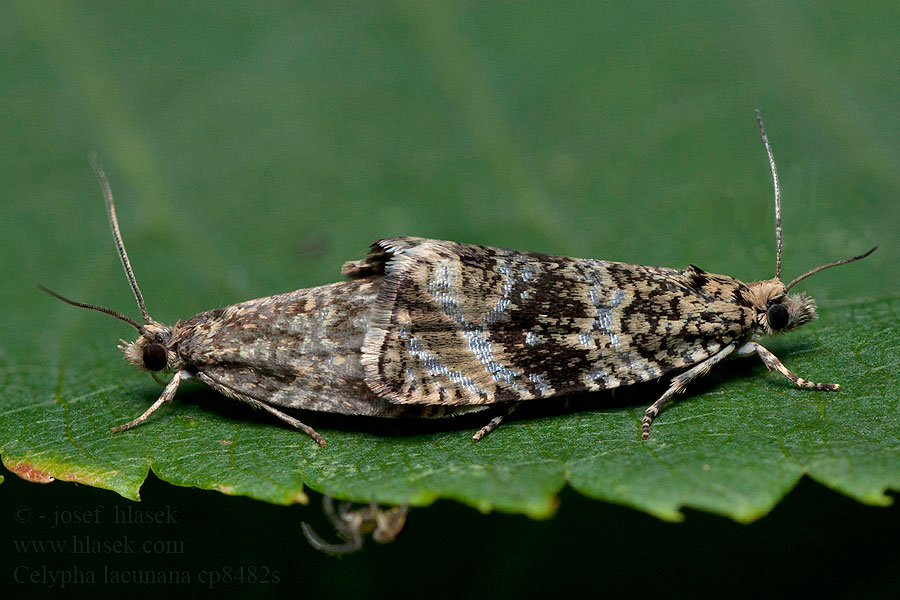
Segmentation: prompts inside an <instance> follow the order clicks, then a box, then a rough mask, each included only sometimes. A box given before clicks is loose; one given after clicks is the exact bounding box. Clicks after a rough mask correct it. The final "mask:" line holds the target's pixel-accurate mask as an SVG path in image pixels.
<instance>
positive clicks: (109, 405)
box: [0, 298, 900, 521]
mask: <svg viewBox="0 0 900 600" xmlns="http://www.w3.org/2000/svg"><path fill="white" fill-rule="evenodd" d="M898 306H900V299H897V298H893V299H887V300H882V301H868V302H860V303H853V304H847V305H843V306H834V307H831V308H830V309H826V310H823V313H824V316H823V318H822V319H821V321H820V322H819V323H818V324H817V325H816V326H815V327H814V328H811V329H810V330H809V331H803V330H800V331H798V332H797V333H795V334H794V335H792V336H790V337H786V338H785V339H784V340H779V341H778V343H777V344H776V345H774V348H777V349H779V350H780V352H779V354H780V355H781V357H782V359H783V360H784V361H785V363H786V364H787V365H788V366H789V367H790V368H792V369H794V370H796V371H797V372H798V373H802V374H804V375H806V376H809V377H810V378H813V379H815V380H823V381H825V380H827V381H831V380H836V381H840V382H842V383H843V384H844V389H843V391H842V392H840V393H837V394H832V393H826V392H813V391H807V390H800V389H797V388H795V387H793V386H792V384H791V383H790V382H788V381H787V380H785V379H783V378H782V377H781V376H778V375H775V374H767V373H766V371H765V369H764V368H763V367H762V366H761V364H759V363H758V361H756V360H755V359H744V360H739V361H730V362H728V363H726V365H725V366H722V367H720V368H719V369H717V373H716V375H715V376H714V377H712V378H711V381H708V382H705V383H701V384H699V385H697V386H694V387H695V393H694V394H693V395H691V396H688V397H687V398H686V399H685V400H683V401H682V402H679V403H677V404H673V405H672V406H670V407H669V408H668V409H667V410H665V411H664V412H663V413H662V415H661V416H660V417H659V418H658V421H657V423H656V424H655V427H654V429H653V436H652V437H651V439H650V440H649V441H647V442H641V441H639V429H638V423H639V419H640V415H641V409H642V406H637V407H634V408H615V409H606V410H590V409H589V408H588V405H590V404H593V405H595V406H603V404H604V402H607V403H608V402H609V400H610V399H611V395H610V394H603V393H600V394H592V395H585V396H586V397H584V398H579V399H578V400H579V401H580V402H578V403H579V404H580V405H581V406H579V407H578V408H579V410H577V411H572V410H570V411H567V412H564V413H562V414H553V415H538V416H534V415H531V418H527V419H521V420H515V421H512V422H510V423H507V424H505V425H503V426H501V427H500V428H499V429H498V430H497V431H495V432H493V433H492V434H491V435H489V436H488V437H487V438H485V439H484V440H482V442H480V443H474V442H472V441H471V439H470V435H471V433H472V432H471V426H472V425H473V424H475V423H474V420H470V419H461V420H462V421H463V422H464V423H468V427H467V426H466V425H465V424H463V425H457V426H454V427H447V428H446V430H444V431H438V432H434V431H430V432H428V431H426V432H424V433H423V432H421V431H419V432H416V429H417V427H416V426H410V424H408V423H407V424H403V425H402V426H398V425H396V424H394V423H391V422H385V421H380V420H374V421H376V422H375V423H372V422H365V421H364V422H363V424H364V425H367V427H366V429H368V431H354V430H353V429H354V421H359V420H358V419H357V420H354V419H342V420H341V421H342V423H341V424H342V425H344V426H345V428H344V429H334V428H320V432H321V433H322V434H323V435H324V436H325V437H326V439H327V440H328V446H327V447H325V448H319V447H318V446H317V445H316V444H315V443H314V442H313V441H312V440H311V439H310V438H308V437H307V436H305V435H303V434H300V433H297V432H294V431H292V430H288V429H285V428H284V427H280V426H278V425H277V424H274V423H272V422H270V421H269V420H267V419H265V418H258V417H255V416H253V415H252V414H251V413H250V411H242V410H240V408H236V407H229V406H227V404H228V403H229V401H228V400H226V399H224V398H220V397H218V396H216V395H215V394H213V393H211V392H204V391H192V392H182V393H180V394H179V396H180V397H179V401H176V404H175V406H173V407H171V408H168V409H166V410H165V411H163V412H161V413H157V415H155V416H154V417H153V419H151V421H150V422H148V423H147V424H144V425H143V426H141V427H138V428H136V429H134V430H130V431H128V432H125V433H122V434H119V435H111V434H109V433H108V429H109V427H110V426H111V425H114V424H118V423H121V422H123V421H126V420H128V419H130V418H131V417H132V416H133V415H137V414H139V413H140V412H141V411H142V410H143V409H144V408H145V407H146V405H147V403H148V401H150V400H151V399H152V397H153V394H154V393H155V391H154V390H153V389H152V388H151V389H148V388H150V386H149V385H139V384H135V383H131V382H129V383H127V384H126V383H123V382H121V381H119V382H117V381H115V380H114V379H108V378H109V377H110V376H112V375H113V373H111V372H110V370H100V371H99V372H96V373H92V374H90V375H85V374H83V373H81V374H79V375H77V376H70V375H68V370H67V369H66V373H65V374H62V375H59V376H58V377H57V378H56V379H57V387H56V392H55V393H53V392H50V393H48V392H47V391H46V390H45V391H43V393H42V391H41V390H42V389H43V388H45V387H46V386H44V385H42V383H41V382H44V381H47V380H48V379H53V375H52V373H49V372H46V371H45V370H42V369H40V368H34V369H10V370H8V371H6V372H5V376H4V380H3V382H2V384H3V385H2V390H3V396H4V397H5V398H7V399H10V398H12V399H13V400H12V401H10V400H7V401H6V402H5V403H4V409H3V413H2V415H0V416H2V417H3V418H2V420H0V423H3V425H2V427H0V440H2V453H3V460H4V462H5V464H7V466H11V467H13V470H19V471H21V470H22V469H23V468H26V466H27V468H28V469H31V470H32V476H33V471H35V470H36V471H39V472H40V473H43V474H48V475H50V476H53V477H56V478H60V479H67V480H74V481H79V482H82V483H87V484H89V485H94V486H98V487H105V488H109V489H112V490H115V491H117V492H119V493H120V494H122V495H123V496H126V497H128V498H135V499H136V498H138V493H139V488H140V485H141V483H142V481H143V480H144V478H145V477H146V476H147V472H148V469H153V471H154V473H156V474H157V475H158V476H159V477H160V478H161V479H163V480H165V481H169V482H171V483H174V484H176V485H182V486H195V487H201V488H206V489H218V490H220V491H223V492H225V493H229V494H242V495H248V496H252V497H254V498H259V499H261V500H266V501H269V502H276V503H290V502H296V501H301V502H303V501H305V496H304V491H303V490H304V485H308V486H310V487H311V488H313V489H315V490H317V491H320V492H328V493H330V494H332V495H335V496H337V497H341V498H351V499H354V500H357V501H363V502H364V501H367V500H369V499H371V498H373V497H374V498H375V499H377V500H379V501H381V502H391V503H402V502H404V501H408V502H409V503H410V504H412V505H422V504H428V503H430V502H432V501H434V500H435V499H437V498H454V499H457V500H459V501H461V502H464V503H466V504H469V505H472V506H474V507H477V508H478V509H480V510H483V511H489V510H493V509H499V510H503V511H509V512H521V513H525V514H528V515H531V516H533V517H546V516H549V515H550V514H552V513H553V511H554V508H555V505H556V504H555V498H556V494H557V493H558V492H559V491H560V489H561V488H562V487H563V486H564V485H566V484H569V485H571V486H572V487H573V488H575V489H576V490H578V491H580V492H581V493H583V494H585V495H587V496H590V497H593V498H598V499H602V500H607V501H611V502H618V503H622V504H626V505H629V506H634V507H637V508H640V509H642V510H645V511H647V512H650V513H652V514H655V515H658V516H659V517H662V518H664V519H671V520H677V519H680V518H681V514H680V512H679V510H680V508H681V507H683V506H692V507H696V508H699V509H704V510H708V511H712V512H716V513H720V514H723V515H727V516H729V517H731V518H733V519H736V520H739V521H750V520H753V519H756V518H758V517H760V516H761V515H764V514H765V513H767V512H768V511H769V510H771V508H772V507H773V506H774V505H775V504H776V503H777V502H778V500H779V499H780V498H781V497H783V496H784V495H785V494H786V493H787V492H788V491H789V490H790V489H791V488H792V487H793V486H794V485H795V484H796V483H797V481H798V480H799V478H800V477H801V476H802V475H803V474H804V473H808V474H809V475H810V476H811V477H812V478H814V479H816V480H818V481H820V482H822V483H823V484H825V485H827V486H829V487H831V488H834V489H836V490H839V491H841V492H843V493H845V494H848V495H850V496H852V497H854V498H857V499H858V500H860V501H862V502H867V503H870V504H887V503H889V498H888V497H887V496H885V495H884V491H885V490H886V489H888V488H890V489H898V488H900V453H898V452H897V446H898V438H900V413H898V412H897V411H896V410H894V408H895V405H896V402H897V391H896V390H897V389H898V383H900V382H898V377H897V374H898V369H897V364H898V350H897V349H898V348H900V336H898V328H897V307H898ZM749 362H753V363H754V364H753V365H752V366H747V365H746V364H742V363H749ZM101 378H103V379H108V380H107V381H104V382H103V383H99V382H98V379H101ZM131 379H133V378H131ZM29 382H33V383H29ZM697 389H699V391H697ZM658 391H659V389H658V386H655V387H654V386H646V385H645V386H638V387H637V388H636V389H633V390H622V391H620V392H619V393H618V394H616V395H615V397H612V398H613V399H615V400H616V402H617V403H621V402H622V401H623V398H621V397H622V396H626V397H627V402H628V403H629V404H630V403H632V402H635V401H637V402H639V401H640V400H639V399H640V398H641V397H644V398H645V400H644V403H647V400H649V399H650V398H653V397H655V396H654V393H658ZM557 404H558V403H557ZM570 408H571V407H570ZM13 417H15V418H13ZM307 420H308V421H309V422H312V423H315V422H316V418H315V417H310V418H309V419H307ZM458 420H460V419H458ZM418 429H422V428H421V427H418ZM426 429H427V427H426Z"/></svg>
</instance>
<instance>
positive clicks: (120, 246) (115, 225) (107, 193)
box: [67, 152, 153, 323]
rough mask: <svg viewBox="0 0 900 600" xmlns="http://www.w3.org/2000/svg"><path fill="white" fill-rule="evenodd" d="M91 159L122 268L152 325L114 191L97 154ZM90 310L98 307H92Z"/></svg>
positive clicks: (143, 313)
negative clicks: (129, 256)
mask: <svg viewBox="0 0 900 600" xmlns="http://www.w3.org/2000/svg"><path fill="white" fill-rule="evenodd" d="M89 158H90V161H91V166H92V167H94V171H96V173H97V177H99V178H100V187H101V188H103V197H104V199H105V200H106V212H107V213H108V214H109V226H110V227H111V228H112V233H113V239H115V240H116V249H117V250H118V251H119V258H120V259H121V261H122V267H124V269H125V276H126V277H128V283H130V284H131V291H132V292H134V298H135V300H137V303H138V307H139V308H140V309H141V314H142V315H143V316H144V322H145V323H152V322H153V319H151V318H150V314H149V313H148V312H147V307H146V306H145V305H144V296H143V294H141V288H139V287H138V284H137V279H135V278H134V271H132V270H131V261H129V260H128V253H127V252H125V243H124V242H122V234H121V233H119V221H118V219H116V207H115V204H113V197H112V190H111V189H110V187H109V181H107V180H106V174H105V173H104V172H103V168H102V167H101V166H100V162H99V161H98V160H97V154H96V153H95V152H91V154H90V157H89ZM67 302H68V301H67ZM90 308H97V307H93V306H91V307H90ZM110 314H112V313H110ZM116 314H118V313H116Z"/></svg>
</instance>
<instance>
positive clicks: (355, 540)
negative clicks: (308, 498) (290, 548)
mask: <svg viewBox="0 0 900 600" xmlns="http://www.w3.org/2000/svg"><path fill="white" fill-rule="evenodd" d="M351 506H352V505H351V503H350V502H344V503H343V504H341V507H340V508H339V509H338V511H337V512H335V510H334V500H333V499H332V498H331V496H329V495H328V494H325V495H324V496H322V508H323V509H324V511H325V516H326V517H328V520H329V521H331V524H332V525H334V528H335V530H337V532H338V535H340V536H341V537H342V538H344V540H346V541H345V542H344V543H343V544H331V543H329V542H326V541H325V540H323V539H322V538H320V537H319V536H318V534H316V532H315V531H314V530H313V528H312V527H311V526H310V525H309V524H308V523H301V527H302V528H303V535H305V536H306V540H307V541H308V542H309V543H310V545H311V546H312V547H313V548H315V549H316V550H321V551H322V552H325V553H326V554H348V553H350V552H356V551H357V550H359V549H360V548H362V545H363V539H362V519H361V518H356V519H354V517H355V516H357V515H354V513H353V512H352V511H350V507H351Z"/></svg>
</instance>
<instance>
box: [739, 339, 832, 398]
mask: <svg viewBox="0 0 900 600" xmlns="http://www.w3.org/2000/svg"><path fill="white" fill-rule="evenodd" d="M754 352H756V353H757V354H759V357H760V358H761V359H762V361H763V364H764V365H766V368H767V369H769V370H770V371H778V372H779V373H781V374H782V375H784V376H785V377H787V378H788V379H790V380H791V381H793V382H794V383H795V384H796V385H797V386H799V387H802V388H807V389H810V390H827V391H830V392H836V391H837V390H839V389H841V386H840V385H838V384H837V383H815V382H813V381H807V380H806V379H803V378H802V377H800V376H798V375H795V374H794V373H792V372H791V370H790V369H788V368H787V367H786V366H784V365H783V364H781V361H780V360H778V357H777V356H775V355H774V354H772V353H771V352H769V351H768V350H767V349H766V348H763V347H762V346H761V345H759V344H757V343H756V342H747V343H746V344H744V345H743V346H741V347H740V348H738V356H748V355H750V354H753V353H754Z"/></svg>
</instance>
